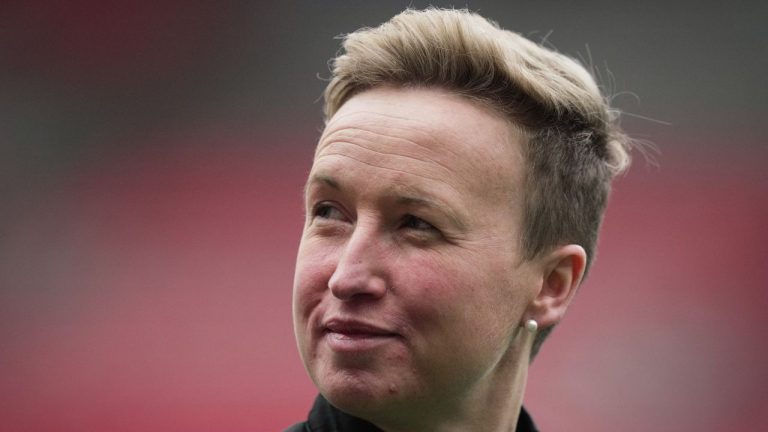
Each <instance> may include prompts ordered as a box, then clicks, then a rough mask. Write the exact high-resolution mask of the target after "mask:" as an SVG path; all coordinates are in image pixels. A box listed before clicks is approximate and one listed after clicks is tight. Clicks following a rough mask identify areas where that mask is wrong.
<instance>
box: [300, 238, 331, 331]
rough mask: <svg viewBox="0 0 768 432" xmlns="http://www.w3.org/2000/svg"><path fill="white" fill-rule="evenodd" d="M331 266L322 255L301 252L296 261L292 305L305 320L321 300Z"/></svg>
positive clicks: (306, 251)
mask: <svg viewBox="0 0 768 432" xmlns="http://www.w3.org/2000/svg"><path fill="white" fill-rule="evenodd" d="M332 273H333V266H332V265H330V264H329V263H328V262H327V259H326V258H324V257H323V255H322V254H318V253H313V251H308V250H302V252H301V253H300V254H299V257H298V258H297V261H296V274H295V279H294V292H293V295H294V305H295V306H296V307H297V312H298V313H299V314H300V315H301V316H303V317H304V318H307V316H308V315H309V314H310V313H311V312H312V310H313V309H314V308H315V307H316V306H317V304H318V303H320V301H321V300H322V298H323V296H324V295H325V292H326V291H327V289H328V280H329V279H330V277H331V274H332Z"/></svg>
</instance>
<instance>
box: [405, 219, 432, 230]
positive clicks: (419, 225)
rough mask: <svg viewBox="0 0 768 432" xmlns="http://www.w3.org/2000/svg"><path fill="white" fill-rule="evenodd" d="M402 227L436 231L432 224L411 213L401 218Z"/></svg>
mask: <svg viewBox="0 0 768 432" xmlns="http://www.w3.org/2000/svg"><path fill="white" fill-rule="evenodd" d="M402 227H403V228H408V229H413V230H418V231H437V228H435V227H434V226H432V224H430V223H429V222H427V221H425V220H424V219H421V218H418V217H416V216H413V215H406V216H405V218H403V224H402Z"/></svg>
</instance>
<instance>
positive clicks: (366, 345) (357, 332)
mask: <svg viewBox="0 0 768 432" xmlns="http://www.w3.org/2000/svg"><path fill="white" fill-rule="evenodd" d="M322 331H323V339H324V340H325V341H326V343H328V346H329V347H330V348H331V349H332V350H333V351H336V352H358V351H367V350H371V349H374V348H378V347H380V346H382V345H385V344H387V343H390V342H395V341H397V340H399V339H401V336H400V335H399V334H398V333H396V332H394V331H392V330H390V329H387V328H385V327H381V326H377V325H374V324H370V323H365V322H362V321H356V320H342V319H331V320H328V321H327V322H326V323H325V324H324V325H323V326H322Z"/></svg>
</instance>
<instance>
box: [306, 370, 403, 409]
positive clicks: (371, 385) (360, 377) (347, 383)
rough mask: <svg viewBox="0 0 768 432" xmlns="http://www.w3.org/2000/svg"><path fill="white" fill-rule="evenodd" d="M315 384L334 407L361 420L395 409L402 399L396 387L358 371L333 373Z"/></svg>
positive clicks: (393, 384)
mask: <svg viewBox="0 0 768 432" xmlns="http://www.w3.org/2000/svg"><path fill="white" fill-rule="evenodd" d="M366 375H367V376H366ZM316 385H317V387H318V389H320V393H321V394H322V395H323V397H325V398H326V399H327V400H328V402H330V403H331V404H332V405H333V406H335V407H336V408H338V409H340V410H342V411H344V412H346V413H348V414H351V415H353V416H356V417H361V418H364V419H370V418H375V417H378V416H379V415H380V414H381V413H383V412H388V411H389V410H390V409H394V407H395V406H397V405H398V400H399V399H400V397H401V396H402V395H401V394H400V393H399V392H398V386H397V384H395V383H391V384H387V383H383V382H381V381H380V379H378V377H372V376H370V374H366V373H365V372H361V371H336V372H333V375H332V376H328V377H326V379H324V380H322V382H316Z"/></svg>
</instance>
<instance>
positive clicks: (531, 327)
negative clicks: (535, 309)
mask: <svg viewBox="0 0 768 432" xmlns="http://www.w3.org/2000/svg"><path fill="white" fill-rule="evenodd" d="M538 328H539V323H537V322H536V320H534V319H529V320H527V321H526V322H525V329H526V330H528V332H529V333H536V330H537V329H538Z"/></svg>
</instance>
